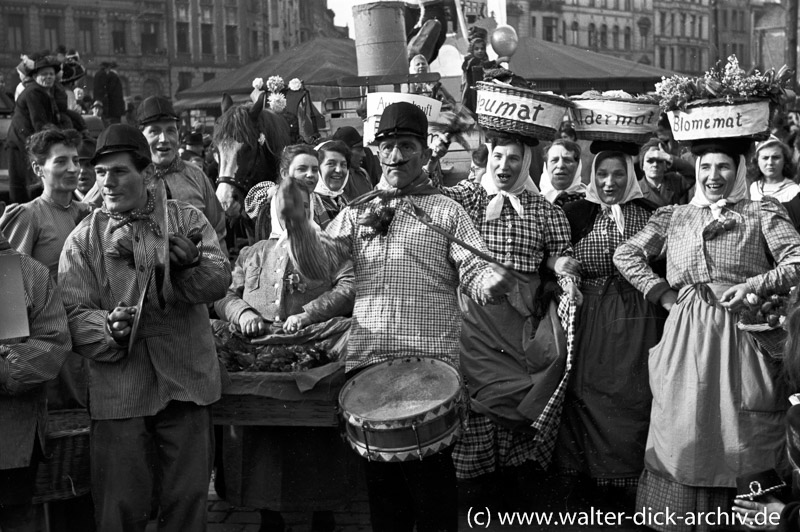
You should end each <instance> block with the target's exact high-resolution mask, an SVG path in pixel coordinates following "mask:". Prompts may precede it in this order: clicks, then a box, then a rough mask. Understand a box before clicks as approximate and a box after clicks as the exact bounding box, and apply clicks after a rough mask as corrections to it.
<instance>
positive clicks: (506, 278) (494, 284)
mask: <svg viewBox="0 0 800 532" xmlns="http://www.w3.org/2000/svg"><path fill="white" fill-rule="evenodd" d="M490 266H491V267H492V274H491V275H490V276H489V277H487V278H486V280H485V281H484V283H483V290H484V292H485V293H486V294H487V295H488V297H489V299H490V300H496V299H499V298H502V297H504V296H505V295H506V294H507V293H508V292H509V291H510V290H511V287H512V286H513V283H514V278H513V277H512V276H511V274H510V273H508V271H509V270H511V269H512V268H513V266H514V263H513V262H504V263H503V265H502V266H500V265H499V264H490Z"/></svg>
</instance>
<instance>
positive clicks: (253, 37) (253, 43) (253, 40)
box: [250, 30, 258, 59]
mask: <svg viewBox="0 0 800 532" xmlns="http://www.w3.org/2000/svg"><path fill="white" fill-rule="evenodd" d="M256 50H258V31H256V30H250V58H251V59H255V58H256V57H257V56H258V54H257V53H256Z"/></svg>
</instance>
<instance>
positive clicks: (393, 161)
mask: <svg viewBox="0 0 800 532" xmlns="http://www.w3.org/2000/svg"><path fill="white" fill-rule="evenodd" d="M378 155H379V157H380V162H381V168H382V169H383V176H384V177H385V178H386V181H388V182H389V184H390V185H392V186H393V187H396V188H403V187H405V186H406V185H408V184H410V183H412V182H413V181H414V180H415V179H417V177H419V175H420V174H421V173H422V167H423V166H425V164H427V163H428V161H429V160H430V158H431V150H430V149H428V148H426V147H425V146H423V144H422V141H420V139H418V138H417V137H415V136H413V135H398V136H396V137H389V138H386V139H383V140H382V141H381V142H380V144H379V145H378Z"/></svg>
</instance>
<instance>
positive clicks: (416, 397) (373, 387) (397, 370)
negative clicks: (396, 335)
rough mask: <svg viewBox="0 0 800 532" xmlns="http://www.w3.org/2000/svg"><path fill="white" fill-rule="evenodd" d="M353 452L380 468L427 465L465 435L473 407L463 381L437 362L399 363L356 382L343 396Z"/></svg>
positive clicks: (351, 382) (358, 377) (378, 368)
mask: <svg viewBox="0 0 800 532" xmlns="http://www.w3.org/2000/svg"><path fill="white" fill-rule="evenodd" d="M339 409H340V413H341V416H342V422H343V423H344V426H345V432H346V435H347V440H348V442H349V443H350V446H351V447H352V448H353V449H354V450H355V451H356V452H357V453H358V454H360V455H361V456H363V457H364V458H366V459H368V460H372V461H377V462H405V461H409V460H422V459H423V458H424V457H426V456H430V455H432V454H434V453H437V452H439V451H442V450H444V449H445V448H447V447H449V446H450V445H453V444H454V443H455V441H456V440H457V439H458V438H459V436H460V435H461V430H462V428H463V426H464V423H465V420H466V414H467V401H466V394H465V393H464V387H463V384H462V381H461V376H460V375H459V373H458V370H457V369H456V368H454V367H453V366H451V365H449V364H447V363H445V362H442V361H441V360H438V359H435V358H426V357H414V358H399V359H395V360H389V361H387V362H382V363H380V364H376V365H375V366H373V367H371V368H368V369H366V370H364V371H362V372H360V373H359V374H358V375H356V376H355V377H353V378H352V379H350V380H349V381H348V382H347V383H346V384H345V385H344V387H343V388H342V390H341V392H340V393H339Z"/></svg>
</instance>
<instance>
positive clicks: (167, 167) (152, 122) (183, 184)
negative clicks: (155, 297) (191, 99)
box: [137, 96, 227, 254]
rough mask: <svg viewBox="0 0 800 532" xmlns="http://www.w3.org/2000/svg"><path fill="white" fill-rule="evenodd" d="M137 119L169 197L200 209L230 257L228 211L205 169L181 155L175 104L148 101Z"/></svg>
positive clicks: (160, 98) (146, 99)
mask: <svg viewBox="0 0 800 532" xmlns="http://www.w3.org/2000/svg"><path fill="white" fill-rule="evenodd" d="M137 120H138V122H139V129H140V130H141V131H142V133H144V136H145V138H146V139H147V143H148V144H149V146H150V155H151V157H152V159H153V164H154V165H155V170H156V174H157V175H159V176H163V178H164V184H165V186H166V187H167V197H168V198H170V199H176V200H180V201H185V202H186V203H188V204H189V205H193V206H195V207H197V208H198V209H200V211H201V212H202V213H203V214H204V215H205V216H206V218H208V221H209V223H210V224H211V226H212V227H213V228H214V230H215V231H216V233H217V237H218V238H219V244H220V247H221V248H222V250H223V252H224V253H226V254H227V246H226V245H225V232H226V229H225V211H224V210H222V206H221V205H220V204H219V200H218V199H217V196H216V194H215V193H214V188H213V187H212V186H211V181H210V180H209V179H208V177H206V175H205V174H204V173H203V170H202V169H201V168H198V167H197V166H195V165H194V164H186V162H185V161H184V160H182V159H181V158H180V156H179V155H178V148H179V147H180V143H179V140H180V132H179V129H178V115H177V114H176V113H175V110H174V109H173V108H172V103H170V101H169V100H167V99H166V98H162V97H161V96H150V97H149V98H145V99H144V101H143V102H142V103H141V104H140V105H139V109H138V110H137Z"/></svg>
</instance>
